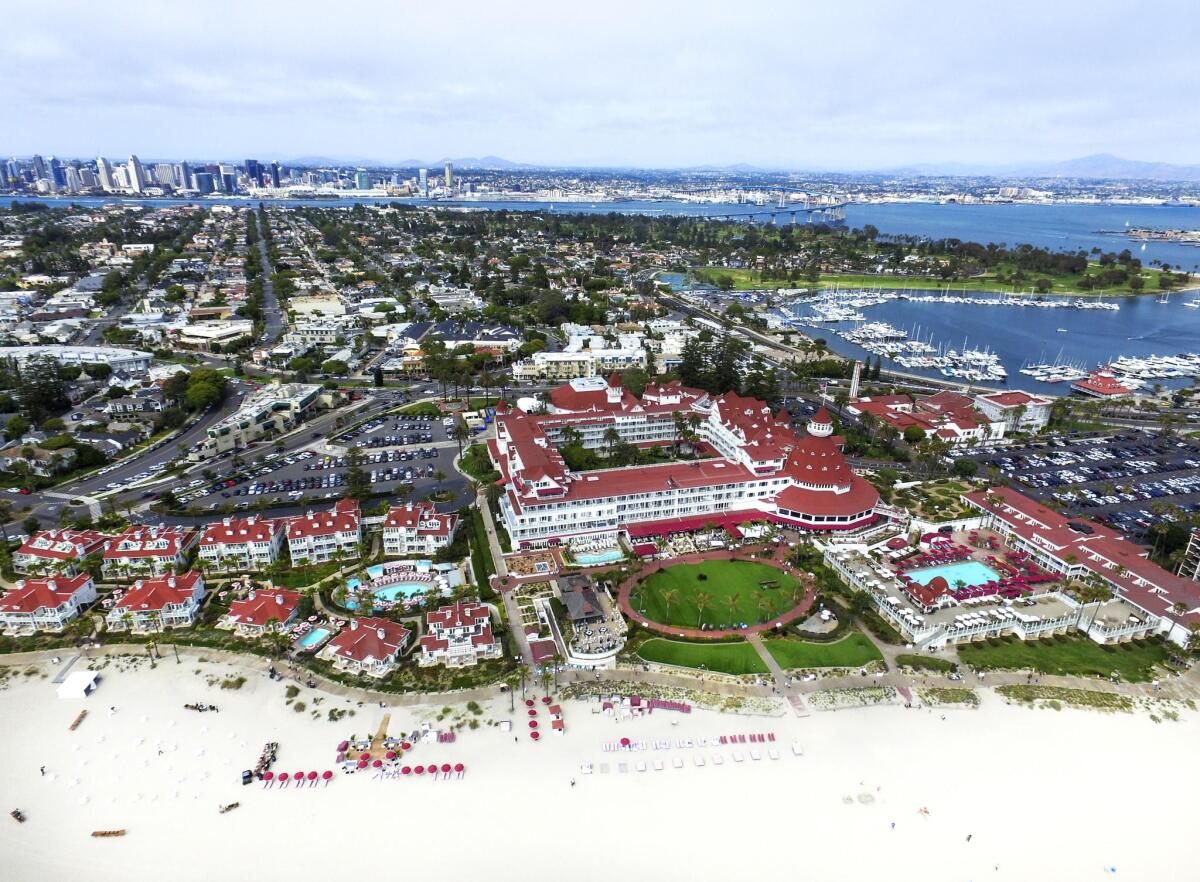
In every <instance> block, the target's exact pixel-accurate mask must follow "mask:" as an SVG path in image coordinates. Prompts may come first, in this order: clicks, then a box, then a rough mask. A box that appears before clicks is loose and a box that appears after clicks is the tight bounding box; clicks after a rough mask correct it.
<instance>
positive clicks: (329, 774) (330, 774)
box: [321, 769, 333, 781]
mask: <svg viewBox="0 0 1200 882" xmlns="http://www.w3.org/2000/svg"><path fill="white" fill-rule="evenodd" d="M321 777H322V778H324V779H325V780H326V781H328V780H329V779H330V778H332V777H333V772H331V771H329V769H326V770H325V771H324V772H322V773H321Z"/></svg>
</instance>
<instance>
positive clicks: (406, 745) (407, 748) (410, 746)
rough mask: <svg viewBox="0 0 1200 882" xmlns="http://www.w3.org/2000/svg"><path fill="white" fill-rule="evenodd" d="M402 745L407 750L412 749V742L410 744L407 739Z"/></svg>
mask: <svg viewBox="0 0 1200 882" xmlns="http://www.w3.org/2000/svg"><path fill="white" fill-rule="evenodd" d="M400 746H401V747H402V748H404V749H405V750H412V745H411V744H409V743H408V742H407V741H405V742H404V743H403V744H401V745H400Z"/></svg>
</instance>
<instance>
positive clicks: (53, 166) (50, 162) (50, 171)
mask: <svg viewBox="0 0 1200 882" xmlns="http://www.w3.org/2000/svg"><path fill="white" fill-rule="evenodd" d="M46 179H47V180H48V181H50V189H51V190H61V189H62V188H63V187H65V186H66V185H67V174H66V172H64V171H63V164H62V162H60V161H59V160H57V159H55V158H54V157H53V156H51V157H50V158H49V159H47V160H46Z"/></svg>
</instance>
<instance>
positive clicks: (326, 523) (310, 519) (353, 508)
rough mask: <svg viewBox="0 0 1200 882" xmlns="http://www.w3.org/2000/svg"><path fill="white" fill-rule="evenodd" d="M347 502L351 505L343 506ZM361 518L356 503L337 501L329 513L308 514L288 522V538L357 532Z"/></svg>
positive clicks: (343, 500) (351, 500) (350, 500)
mask: <svg viewBox="0 0 1200 882" xmlns="http://www.w3.org/2000/svg"><path fill="white" fill-rule="evenodd" d="M345 502H349V503H351V505H343V503H345ZM360 522H361V517H360V513H359V508H358V503H357V502H355V501H354V500H353V499H349V500H346V499H339V500H338V502H337V504H336V505H334V507H333V508H331V509H330V510H329V511H319V512H311V511H310V512H308V513H307V514H304V515H301V516H299V517H296V518H292V520H290V521H289V522H288V528H287V530H288V532H287V535H288V538H289V539H303V538H305V537H308V536H333V535H336V534H338V533H354V532H356V531H357V530H358V528H359V524H360Z"/></svg>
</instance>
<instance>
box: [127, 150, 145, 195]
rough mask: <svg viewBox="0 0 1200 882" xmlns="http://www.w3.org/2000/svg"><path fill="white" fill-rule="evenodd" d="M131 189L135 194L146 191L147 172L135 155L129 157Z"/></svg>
mask: <svg viewBox="0 0 1200 882" xmlns="http://www.w3.org/2000/svg"><path fill="white" fill-rule="evenodd" d="M129 189H131V190H132V191H133V192H134V193H141V192H142V191H143V190H145V189H146V170H145V169H144V168H142V161H141V160H140V159H138V158H137V156H136V155H134V154H130V156H129Z"/></svg>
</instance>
